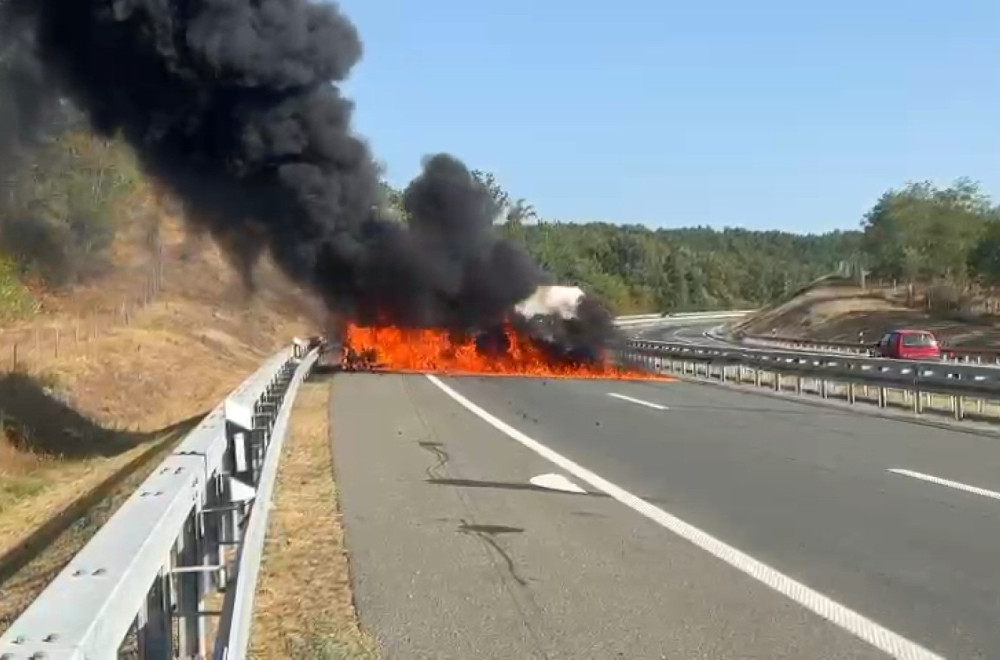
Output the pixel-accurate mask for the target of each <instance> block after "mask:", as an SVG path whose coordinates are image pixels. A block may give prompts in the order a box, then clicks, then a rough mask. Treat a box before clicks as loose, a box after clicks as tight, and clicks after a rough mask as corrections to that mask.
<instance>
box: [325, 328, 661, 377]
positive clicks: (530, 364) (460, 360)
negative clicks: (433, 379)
mask: <svg viewBox="0 0 1000 660" xmlns="http://www.w3.org/2000/svg"><path fill="white" fill-rule="evenodd" d="M505 333H506V335H507V341H508V345H509V347H510V348H509V349H508V350H507V352H506V353H504V354H502V355H497V356H491V355H483V354H481V353H480V352H479V351H478V350H477V349H476V344H475V340H474V339H462V340H455V339H454V338H453V337H452V336H450V335H449V333H448V332H447V331H444V330H437V329H432V330H427V329H422V330H409V329H402V328H397V327H392V326H376V327H362V326H357V325H354V324H348V325H347V329H346V332H345V334H344V340H343V345H344V353H345V356H346V355H348V354H351V355H354V356H359V355H360V356H365V358H364V360H363V361H364V363H365V367H366V368H371V369H375V370H379V371H383V370H384V371H415V372H421V373H427V372H433V373H444V374H452V375H458V374H486V375H497V376H536V377H544V378H613V379H630V380H664V381H667V380H673V379H672V378H668V377H664V376H660V375H659V374H650V373H647V372H644V371H639V370H636V369H629V368H626V367H620V366H617V365H613V364H611V363H609V362H608V361H607V360H603V359H602V360H600V361H599V362H595V363H590V364H570V363H562V362H555V361H553V360H552V359H550V358H549V357H548V356H546V355H545V353H544V352H543V351H542V350H540V349H539V348H538V347H537V346H534V345H532V344H531V343H530V342H529V341H527V340H525V339H524V338H522V337H519V336H518V335H517V333H515V332H514V331H513V329H512V328H510V327H509V326H508V327H507V328H505Z"/></svg>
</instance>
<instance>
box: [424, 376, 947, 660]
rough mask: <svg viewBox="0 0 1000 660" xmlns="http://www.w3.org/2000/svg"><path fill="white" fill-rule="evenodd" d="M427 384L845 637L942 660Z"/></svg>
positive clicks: (902, 654) (913, 659)
mask: <svg viewBox="0 0 1000 660" xmlns="http://www.w3.org/2000/svg"><path fill="white" fill-rule="evenodd" d="M427 379H428V380H430V381H431V382H432V383H434V384H435V385H437V387H438V388H439V389H440V390H441V391H442V392H444V393H445V394H447V395H448V396H450V397H451V398H452V399H454V400H455V401H456V402H457V403H458V404H459V405H461V406H462V407H463V408H465V409H466V410H468V411H469V412H471V413H472V414H474V415H476V416H477V417H479V418H480V419H482V420H483V421H484V422H486V423H487V424H489V425H490V426H492V427H493V428H495V429H497V430H498V431H500V432H501V433H503V434H504V435H506V436H508V437H509V438H511V439H512V440H516V441H517V442H519V443H521V444H522V445H524V446H525V447H527V448H528V449H531V450H532V451H534V452H535V453H537V454H539V455H540V456H542V457H543V458H546V459H548V460H549V461H551V462H553V463H555V464H556V465H557V466H559V467H560V468H562V469H563V470H565V471H566V472H568V473H570V474H572V475H573V476H575V477H576V478H578V479H580V480H581V481H584V482H586V483H588V484H590V485H591V486H593V487H594V488H596V489H598V490H600V491H603V492H605V493H607V494H608V495H609V496H610V497H613V498H614V499H616V500H618V501H619V502H621V503H622V504H624V505H625V506H627V507H629V508H630V509H632V510H634V511H636V512H637V513H641V514H642V515H644V516H646V517H647V518H649V519H650V520H652V521H654V522H656V523H658V524H659V525H661V526H663V527H665V528H666V529H668V530H670V531H671V532H673V533H674V534H677V535H678V536H680V537H682V538H684V539H686V540H688V541H690V542H691V543H693V544H695V545H696V546H698V547H699V548H701V549H702V550H705V551H706V552H709V553H711V554H713V555H715V556H716V557H718V558H719V559H721V560H722V561H724V562H726V563H727V564H729V565H730V566H732V567H733V568H736V569H737V570H740V571H742V572H743V573H746V574H747V575H749V576H750V577H752V578H754V579H756V580H758V581H759V582H762V583H763V584H765V585H767V586H768V587H771V588H772V589H774V590H775V591H777V592H778V593H780V594H783V595H785V596H787V597H788V598H790V599H792V600H793V601H795V602H796V603H798V604H799V605H801V606H803V607H805V608H806V609H808V610H811V611H813V612H815V613H816V614H818V615H819V616H821V617H823V618H824V619H827V620H828V621H831V622H832V623H834V624H836V625H838V626H840V627H841V628H843V629H844V630H846V631H847V632H849V633H851V634H853V635H855V636H857V637H860V638H861V639H863V640H865V641H866V642H868V643H869V644H871V645H872V646H874V647H875V648H877V649H880V650H882V651H884V652H886V653H888V654H889V655H891V656H893V657H895V658H905V659H907V660H918V659H919V660H943V658H942V656H939V655H937V654H935V653H932V652H931V651H929V650H927V649H925V648H924V647H922V646H920V645H919V644H917V643H916V642H912V641H910V640H908V639H906V638H905V637H902V636H901V635H898V634H896V633H894V632H892V631H891V630H889V629H888V628H884V627H882V626H880V625H879V624H877V623H875V622H874V621H872V620H871V619H869V618H867V617H865V616H864V615H862V614H859V613H857V612H855V611H854V610H852V609H850V608H848V607H847V606H845V605H841V604H840V603H838V602H836V601H834V600H832V599H830V598H828V597H826V596H824V595H823V594H821V593H819V592H818V591H815V590H814V589H811V588H809V587H807V586H806V585H804V584H802V583H801V582H798V581H796V580H794V579H792V578H790V577H788V576H787V575H785V574H783V573H781V572H779V571H777V570H775V569H774V568H771V567H770V566H768V565H767V564H765V563H763V562H761V561H758V560H756V559H754V558H753V557H751V556H750V555H748V554H746V553H744V552H742V551H740V550H737V549H736V548H734V547H732V546H731V545H728V544H727V543H725V542H723V541H720V540H719V539H717V538H715V537H714V536H712V535H710V534H708V533H707V532H703V531H702V530H700V529H698V528H697V527H695V526H694V525H691V524H689V523H686V522H684V521H683V520H681V519H680V518H677V517H676V516H673V515H671V514H669V513H667V512H666V511H664V510H663V509H661V508H659V507H656V506H653V505H652V504H650V503H649V502H646V501H645V500H643V499H640V498H639V497H636V496H635V495H633V494H632V493H630V492H628V491H627V490H625V489H624V488H620V487H618V486H616V485H614V484H613V483H611V482H610V481H607V480H606V479H603V478H602V477H599V476H598V475H596V474H594V473H593V472H591V471H590V470H588V469H587V468H585V467H583V466H581V465H578V464H577V463H574V462H573V461H571V460H570V459H568V458H566V457H565V456H563V455H562V454H559V453H557V452H555V451H553V450H551V449H549V448H548V447H546V446H545V445H543V444H542V443H540V442H538V441H537V440H533V439H531V438H529V437H528V436H527V435H525V434H524V433H521V432H520V431H518V430H517V429H515V428H514V427H513V426H510V425H509V424H507V423H506V422H504V421H502V420H500V419H498V418H496V417H494V416H493V415H491V414H490V413H488V412H486V411H485V410H483V409H482V408H480V407H479V406H477V405H476V404H475V403H473V402H472V401H469V400H468V399H466V398H465V397H464V396H462V395H461V394H459V393H458V392H456V391H455V390H453V389H452V388H451V387H449V386H447V385H445V384H444V383H443V382H441V379H439V378H438V377H437V376H434V375H431V374H427Z"/></svg>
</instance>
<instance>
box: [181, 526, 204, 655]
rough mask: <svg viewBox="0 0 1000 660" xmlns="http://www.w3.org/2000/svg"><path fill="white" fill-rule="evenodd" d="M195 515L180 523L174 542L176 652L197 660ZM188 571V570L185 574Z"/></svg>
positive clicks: (200, 639)
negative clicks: (176, 622)
mask: <svg viewBox="0 0 1000 660" xmlns="http://www.w3.org/2000/svg"><path fill="white" fill-rule="evenodd" d="M196 515H197V514H193V515H192V516H191V517H189V518H188V520H187V521H186V522H185V523H184V529H183V532H182V533H181V536H180V537H179V538H178V539H177V564H176V568H178V569H181V570H180V571H178V572H177V573H175V575H176V580H177V613H176V616H177V618H178V619H180V625H179V626H178V628H179V631H180V636H179V641H180V648H179V650H180V652H181V657H182V658H201V657H204V651H205V625H204V619H203V618H202V616H201V612H200V609H201V590H200V585H201V579H202V575H201V571H200V570H195V569H197V568H198V560H199V557H200V556H201V554H202V553H201V552H199V548H198V530H197V525H196V520H197V518H196ZM185 569H188V570H185Z"/></svg>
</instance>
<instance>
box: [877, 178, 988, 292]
mask: <svg viewBox="0 0 1000 660" xmlns="http://www.w3.org/2000/svg"><path fill="white" fill-rule="evenodd" d="M995 215H996V212H995V210H994V209H993V208H992V207H991V204H990V200H989V198H988V197H987V196H986V195H984V194H983V193H982V192H981V191H980V189H979V186H978V185H977V184H975V183H973V182H971V181H969V180H968V179H959V180H958V181H956V182H955V183H954V184H952V186H950V187H948V188H944V189H939V188H936V187H934V186H933V185H932V184H931V183H929V182H926V181H925V182H921V183H911V184H908V185H907V186H905V187H904V188H902V189H901V190H890V191H888V192H886V193H885V194H884V195H882V197H881V198H879V200H878V202H877V203H876V204H875V206H874V207H873V208H872V209H871V211H869V212H868V213H867V214H866V216H865V218H864V222H863V229H864V248H865V252H866V253H867V255H868V257H869V258H870V260H871V263H872V265H873V266H874V271H875V273H876V275H880V276H884V277H893V278H901V279H906V280H910V281H912V280H915V279H923V280H936V279H944V280H949V281H954V282H964V281H965V280H966V279H967V278H968V275H969V270H968V255H969V251H970V250H971V249H972V246H973V245H974V244H975V243H976V241H977V240H978V239H979V237H980V236H981V235H982V233H983V231H984V230H985V228H986V224H987V222H988V221H989V220H990V219H991V218H993V217H995Z"/></svg>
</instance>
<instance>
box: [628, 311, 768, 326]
mask: <svg viewBox="0 0 1000 660" xmlns="http://www.w3.org/2000/svg"><path fill="white" fill-rule="evenodd" d="M752 311H753V310H736V311H716V312H676V313H673V314H637V315H634V316H619V317H617V318H615V325H617V326H619V327H623V326H640V325H656V324H659V323H669V322H676V321H698V320H702V319H704V320H711V319H728V318H739V317H741V316H746V315H747V314H749V313H751V312H752Z"/></svg>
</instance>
